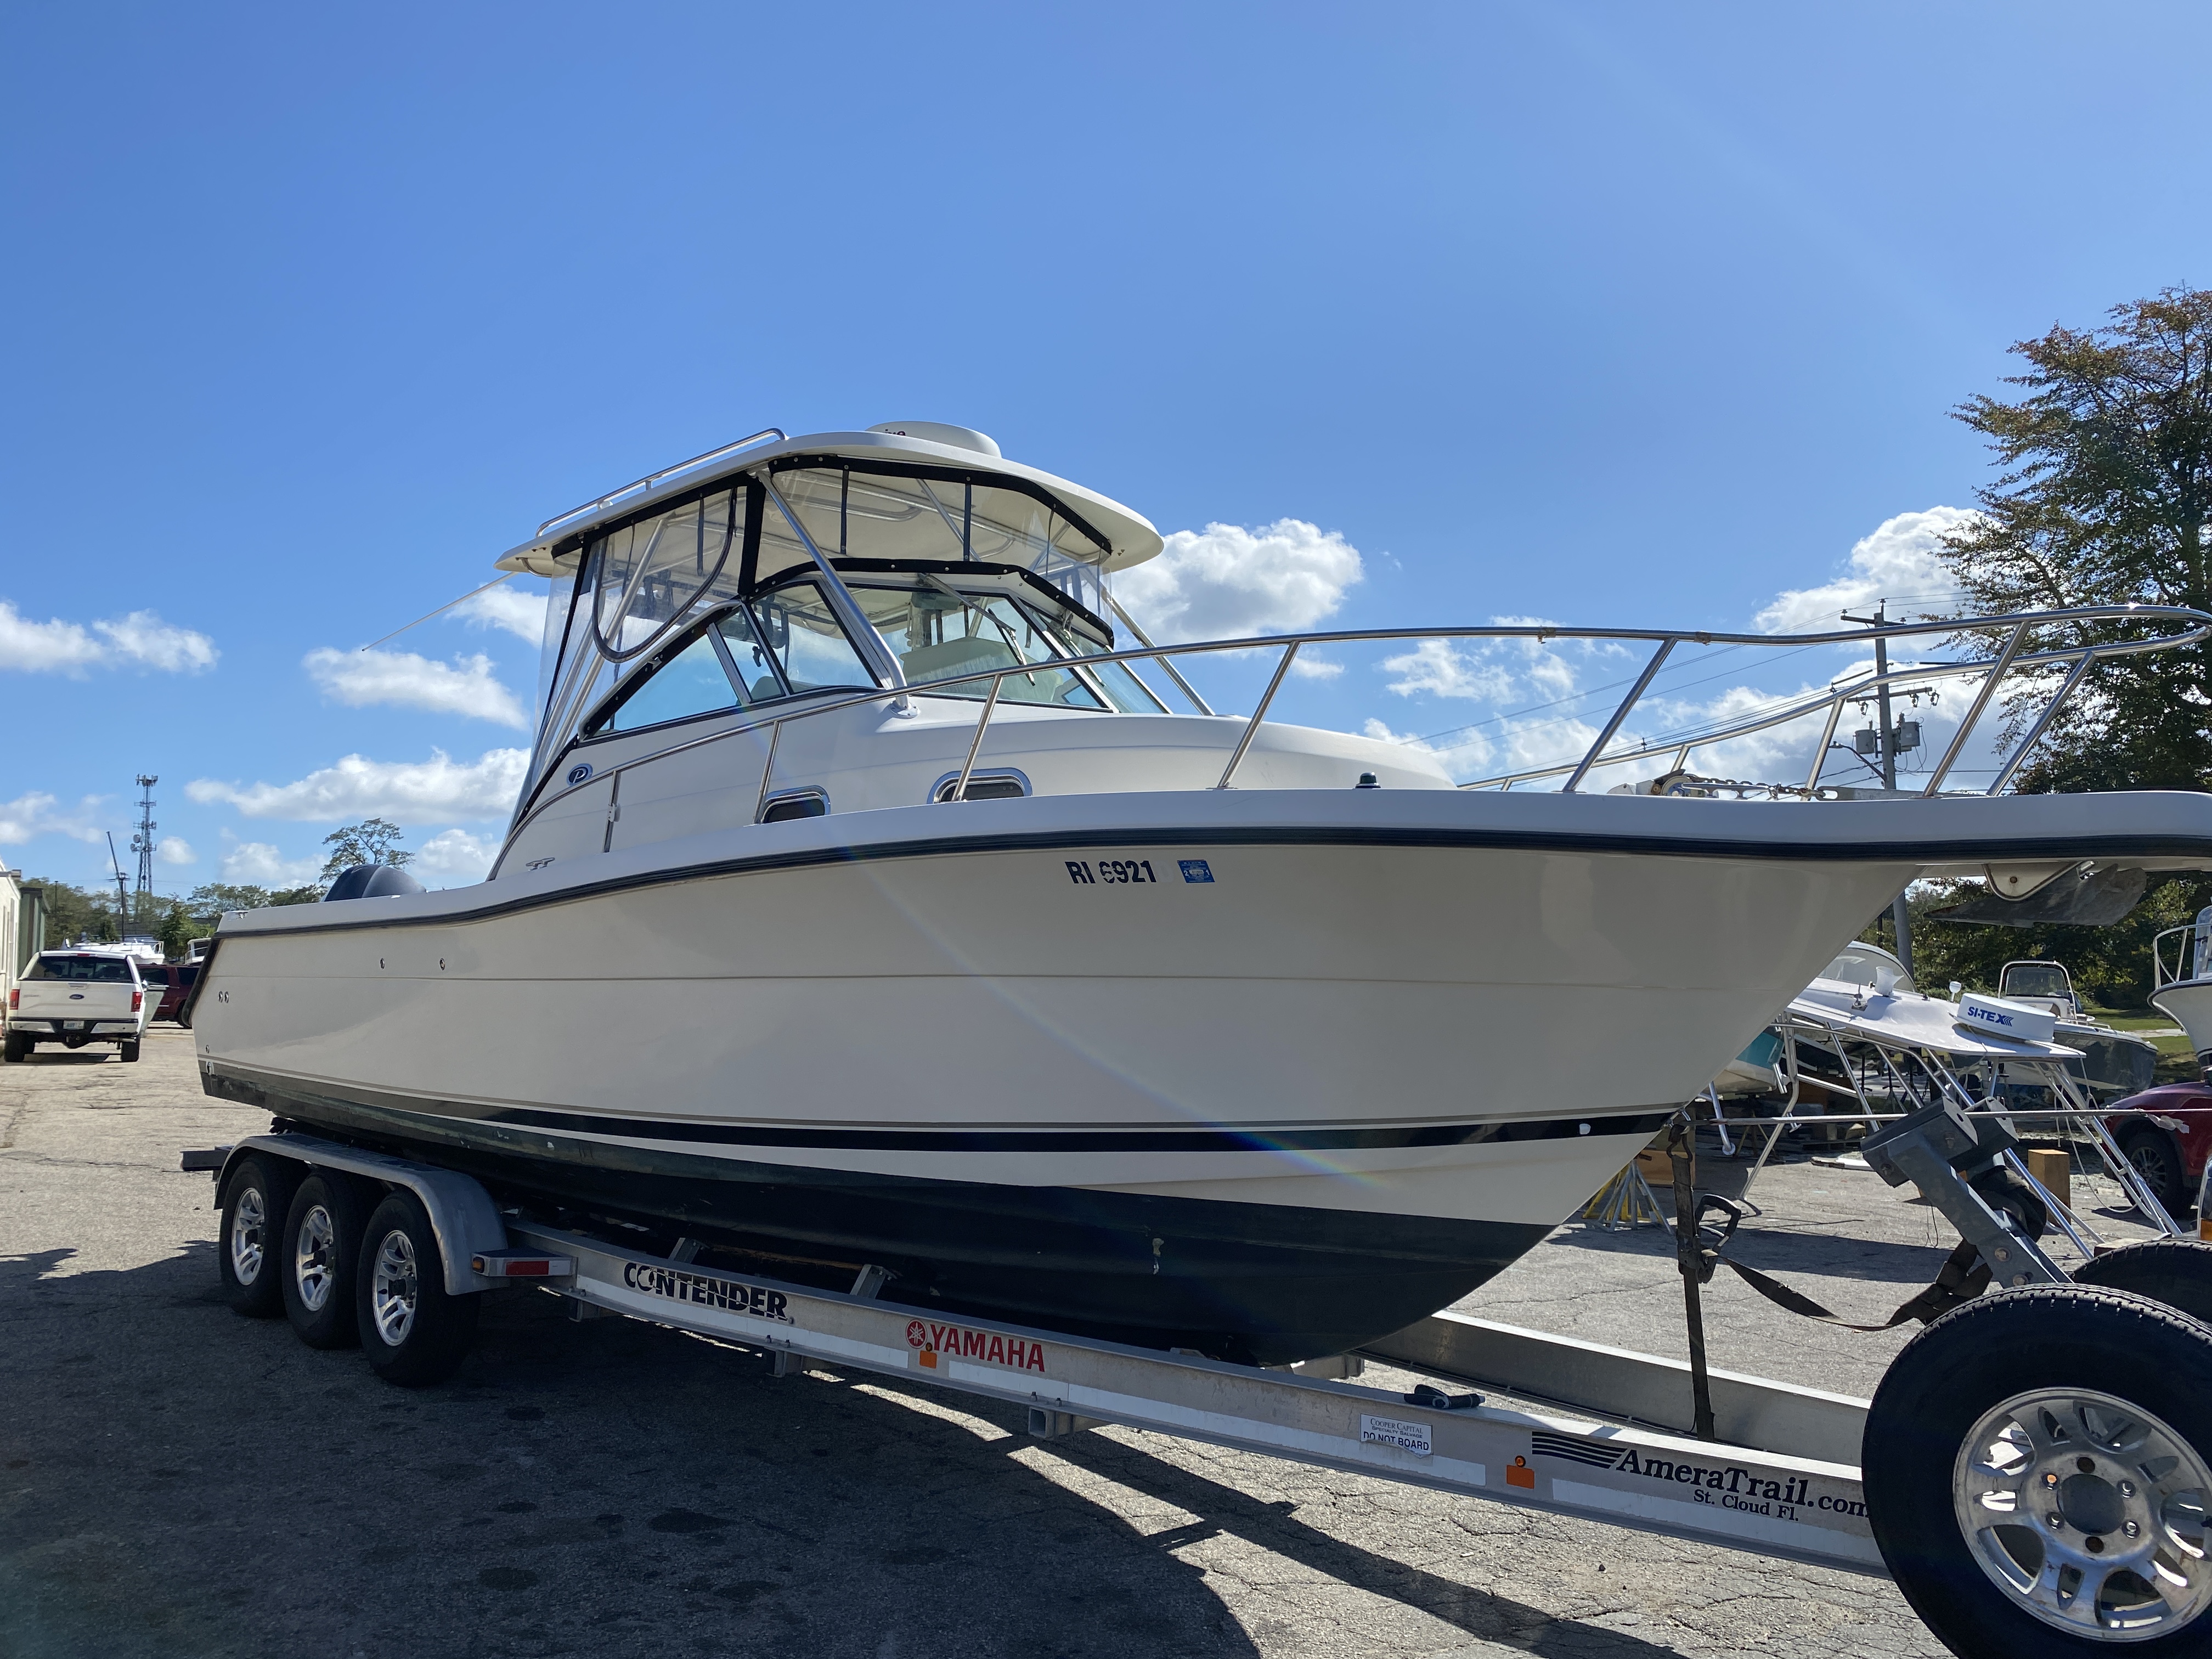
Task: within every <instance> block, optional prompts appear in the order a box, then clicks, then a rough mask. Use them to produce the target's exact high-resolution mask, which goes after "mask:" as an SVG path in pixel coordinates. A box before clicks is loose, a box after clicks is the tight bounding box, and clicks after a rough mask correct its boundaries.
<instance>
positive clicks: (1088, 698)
mask: <svg viewBox="0 0 2212 1659" xmlns="http://www.w3.org/2000/svg"><path fill="white" fill-rule="evenodd" d="M853 597H854V599H857V600H859V601H860V609H861V611H863V612H864V613H865V614H866V617H867V618H868V620H869V621H870V622H871V623H873V624H874V625H875V629H876V631H877V632H878V634H881V635H883V636H884V643H885V644H886V645H888V646H890V648H891V653H892V654H893V655H894V656H896V658H897V659H899V669H900V671H901V672H902V673H903V674H905V676H906V678H907V680H908V683H909V684H912V683H914V682H915V681H920V680H935V679H944V678H947V677H948V676H951V675H955V674H973V673H977V672H980V671H983V670H986V669H992V668H1017V667H1020V666H1022V665H1024V664H1029V663H1036V664H1043V663H1048V662H1052V661H1054V660H1055V659H1065V657H1066V651H1065V649H1064V648H1063V647H1061V645H1060V642H1059V641H1057V640H1055V639H1054V638H1053V636H1052V635H1050V634H1048V633H1047V632H1046V631H1045V629H1043V627H1042V625H1041V624H1040V623H1038V622H1037V620H1036V618H1035V617H1032V616H1030V613H1029V612H1028V611H1024V609H1023V608H1022V607H1021V606H1020V605H1016V604H1015V603H1014V602H1013V601H1012V599H1008V598H1006V596H1005V595H1003V594H993V593H963V592H957V590H955V589H954V588H953V587H952V586H951V584H949V583H946V584H944V585H942V586H939V585H935V584H933V585H930V586H920V587H877V586H856V587H854V590H853ZM990 691H991V683H990V681H988V680H969V681H968V682H966V683H965V684H960V685H949V686H946V687H945V689H944V690H942V691H941V692H935V693H933V694H932V695H933V696H948V697H975V698H977V699H981V698H983V697H987V696H989V695H990ZM999 700H1000V702H1043V703H1060V704H1062V705H1065V706H1066V707H1068V708H1104V707H1105V706H1106V705H1105V704H1104V703H1103V702H1102V701H1100V699H1099V697H1098V695H1097V693H1096V692H1095V691H1093V690H1091V687H1090V686H1088V685H1086V684H1085V683H1084V682H1083V680H1082V678H1080V677H1079V675H1077V674H1076V673H1075V672H1074V671H1073V670H1072V669H1067V668H1056V667H1055V668H1046V667H1037V668H1032V669H1030V670H1029V671H1027V672H1024V673H1020V674H1009V675H1008V676H1006V679H1005V680H1004V681H1003V682H1001V683H1000V691H999Z"/></svg>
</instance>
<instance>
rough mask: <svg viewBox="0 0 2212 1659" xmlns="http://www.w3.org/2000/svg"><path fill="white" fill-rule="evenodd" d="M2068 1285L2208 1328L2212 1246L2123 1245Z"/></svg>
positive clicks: (2173, 1241)
mask: <svg viewBox="0 0 2212 1659" xmlns="http://www.w3.org/2000/svg"><path fill="white" fill-rule="evenodd" d="M2074 1282H2075V1284H2077V1285H2102V1286H2104V1288H2105V1289H2106V1290H2108V1291H2134V1292H2135V1293H2136V1295H2137V1296H2147V1297H2149V1298H2150V1299H2151V1300H2152V1301H2154V1302H2163V1303H2164V1304H2166V1306H2167V1307H2169V1308H2179V1310H2181V1311H2182V1312H2183V1313H2185V1314H2187V1315H2188V1316H2190V1317H2191V1319H2201V1320H2203V1322H2205V1323H2206V1324H2208V1325H2212V1244H2207V1243H2201V1242H2200V1241H2198V1240H2197V1239H2194V1238H2145V1239H2139V1240H2137V1241H2136V1243H2133V1244H2123V1245H2121V1246H2120V1248H2119V1249H2117V1250H2107V1251H2106V1252H2105V1254H2104V1255H2100V1256H2096V1257H2094V1258H2093V1259H2092V1260H2090V1261H2085V1262H2083V1263H2082V1264H2081V1267H2078V1268H2076V1269H2075V1273H2074ZM2207 1495H2208V1496H2212V1494H2207Z"/></svg>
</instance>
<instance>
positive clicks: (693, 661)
mask: <svg viewBox="0 0 2212 1659" xmlns="http://www.w3.org/2000/svg"><path fill="white" fill-rule="evenodd" d="M737 706H738V699H737V696H736V695H735V694H734V693H733V692H732V690H730V677H729V676H728V675H727V674H726V673H725V672H723V671H722V659H721V655H720V653H718V652H717V651H716V650H715V649H714V641H712V640H710V639H708V637H707V635H704V634H702V635H699V637H698V638H696V639H695V640H693V641H691V643H690V644H689V645H687V646H685V647H684V648H683V649H682V650H681V651H679V652H678V653H676V654H675V655H674V656H672V657H671V658H670V659H668V660H667V661H666V662H664V663H662V664H661V665H659V667H658V668H650V669H647V671H646V672H645V678H643V679H641V681H640V682H639V683H638V684H637V685H636V686H635V688H634V689H633V690H630V691H629V693H627V694H626V695H625V696H623V699H622V701H621V702H619V703H617V704H616V706H615V708H614V710H613V712H612V713H611V714H609V715H608V716H607V718H606V720H605V724H604V725H603V726H602V727H601V730H603V731H607V732H635V731H636V730H638V729H639V728H640V727H641V726H663V725H665V724H667V722H669V721H670V720H690V719H691V718H692V717H694V716H695V715H699V714H719V713H720V712H722V711H724V710H726V709H731V708H736V707H737Z"/></svg>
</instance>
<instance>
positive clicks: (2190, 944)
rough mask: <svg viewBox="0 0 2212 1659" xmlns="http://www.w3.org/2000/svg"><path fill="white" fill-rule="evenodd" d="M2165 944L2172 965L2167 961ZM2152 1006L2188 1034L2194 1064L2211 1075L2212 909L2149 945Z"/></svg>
mask: <svg viewBox="0 0 2212 1659" xmlns="http://www.w3.org/2000/svg"><path fill="white" fill-rule="evenodd" d="M2168 941H2171V942H2172V950H2173V962H2172V964H2171V965H2170V966H2169V965H2168V963H2167V962H2166V948H2167V944H2168ZM2150 955H2151V962H2152V964H2153V966H2152V973H2151V977H2152V980H2153V981H2154V983H2155V984H2156V986H2157V988H2156V989H2155V990H2154V991H2153V992H2152V993H2151V995H2150V1002H2151V1006H2152V1007H2154V1008H2155V1009H2157V1010H2158V1011H2159V1012H2160V1013H2162V1014H2164V1015H2165V1016H2166V1018H2168V1019H2171V1020H2172V1022H2173V1023H2174V1024H2176V1025H2179V1027H2180V1028H2181V1029H2182V1030H2185V1031H2186V1032H2188V1033H2189V1046H2190V1047H2191V1048H2193V1049H2195V1050H2196V1052H2197V1066H2199V1068H2200V1069H2202V1070H2203V1071H2204V1072H2205V1073H2207V1074H2208V1075H2212V906H2208V907H2206V908H2204V909H2203V910H2200V911H2198V912H2197V920H2196V921H2193V922H2185V923H2183V924H2182V925H2181V926H2180V927H2169V928H2167V929H2166V931H2165V932H2164V933H2160V935H2159V936H2158V937H2157V938H2156V939H2153V940H2152V941H2151V942H2150Z"/></svg>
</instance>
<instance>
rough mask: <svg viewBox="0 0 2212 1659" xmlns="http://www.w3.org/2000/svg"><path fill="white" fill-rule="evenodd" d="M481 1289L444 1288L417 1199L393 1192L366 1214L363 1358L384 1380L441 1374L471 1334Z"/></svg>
mask: <svg viewBox="0 0 2212 1659" xmlns="http://www.w3.org/2000/svg"><path fill="white" fill-rule="evenodd" d="M358 1301H359V1309H360V1312H359V1316H358V1317H359V1320H360V1325H361V1334H362V1347H363V1348H364V1349H366V1350H367V1351H368V1363H369V1364H371V1365H373V1366H374V1367H375V1368H376V1374H377V1375H378V1376H380V1377H382V1378H383V1379H384V1380H385V1381H386V1382H387V1383H398V1385H399V1386H400V1387H402V1388H404V1389H419V1388H422V1387H424V1386H426V1385H427V1384H428V1383H442V1382H444V1381H445V1380H446V1379H447V1377H449V1376H452V1375H453V1373H454V1371H455V1370H459V1367H460V1364H461V1361H462V1360H463V1359H465V1358H467V1356H468V1352H469V1345H470V1344H471V1342H473V1341H475V1340H476V1334H477V1308H478V1305H479V1304H481V1303H482V1302H483V1294H482V1292H480V1291H479V1292H475V1293H471V1294H467V1295H462V1296H455V1295H453V1293H452V1292H451V1291H447V1289H446V1263H445V1257H444V1256H443V1255H441V1253H440V1251H439V1249H438V1236H437V1234H436V1233H435V1232H434V1231H432V1230H431V1226H430V1218H429V1217H428V1215H427V1214H425V1213H424V1212H423V1209H422V1200H420V1199H418V1198H416V1196H415V1194H412V1193H409V1192H395V1193H392V1194H390V1195H389V1196H388V1197H386V1199H385V1200H384V1202H383V1203H381V1204H380V1205H378V1206H376V1213H375V1214H374V1215H372V1216H371V1217H369V1218H368V1233H367V1236H366V1237H365V1238H364V1240H363V1242H362V1251H361V1269H360V1273H359V1289H358Z"/></svg>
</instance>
